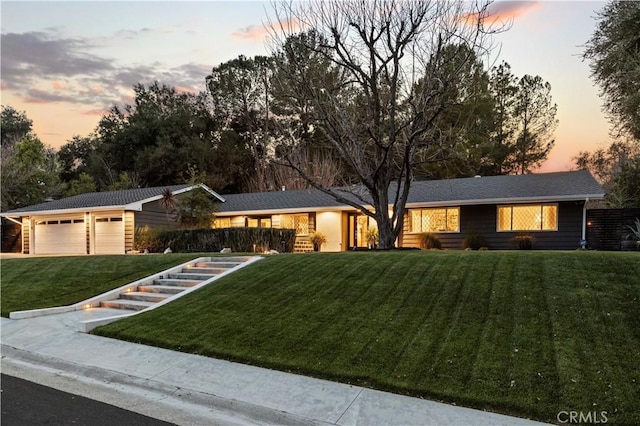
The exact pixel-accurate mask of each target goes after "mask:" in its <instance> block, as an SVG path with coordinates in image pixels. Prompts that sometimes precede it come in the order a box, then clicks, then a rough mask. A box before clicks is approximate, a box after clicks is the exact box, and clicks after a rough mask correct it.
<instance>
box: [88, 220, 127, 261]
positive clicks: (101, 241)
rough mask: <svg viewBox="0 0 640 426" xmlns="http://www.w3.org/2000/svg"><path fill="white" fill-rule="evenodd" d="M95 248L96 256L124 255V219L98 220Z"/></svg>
mask: <svg viewBox="0 0 640 426" xmlns="http://www.w3.org/2000/svg"><path fill="white" fill-rule="evenodd" d="M95 248H96V249H95V252H96V254H123V253H124V222H123V221H122V217H113V218H97V219H96V224H95Z"/></svg>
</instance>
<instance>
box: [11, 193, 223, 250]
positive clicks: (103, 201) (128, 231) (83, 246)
mask: <svg viewBox="0 0 640 426" xmlns="http://www.w3.org/2000/svg"><path fill="white" fill-rule="evenodd" d="M196 188H200V189H203V190H205V191H206V192H208V193H209V194H210V195H211V197H212V198H214V199H217V200H219V201H222V202H224V198H222V197H221V196H220V195H218V194H216V193H215V192H214V191H212V190H211V189H210V188H208V187H207V186H206V185H202V184H198V185H190V184H183V185H171V186H159V187H154V188H135V189H125V190H121V191H109V192H91V193H86V194H80V195H75V196H73V197H68V198H62V199H59V200H53V201H48V202H45V203H41V204H35V205H33V206H26V207H21V208H19V209H14V210H10V211H7V212H2V213H0V216H2V217H5V218H8V219H9V220H11V221H13V222H14V223H16V224H18V225H20V226H21V231H20V234H21V240H22V241H21V243H22V244H21V245H22V253H24V254H66V255H78V254H125V253H129V252H131V251H133V250H134V247H135V229H136V227H145V226H148V227H150V228H153V227H166V226H176V221H175V217H174V218H173V219H172V221H171V222H170V223H167V217H168V212H167V210H166V209H165V208H164V207H163V206H162V203H161V202H160V200H161V199H162V198H163V196H164V194H165V193H166V192H167V190H169V191H170V192H171V193H172V194H173V195H175V196H180V194H184V193H186V192H188V191H191V190H193V189H196Z"/></svg>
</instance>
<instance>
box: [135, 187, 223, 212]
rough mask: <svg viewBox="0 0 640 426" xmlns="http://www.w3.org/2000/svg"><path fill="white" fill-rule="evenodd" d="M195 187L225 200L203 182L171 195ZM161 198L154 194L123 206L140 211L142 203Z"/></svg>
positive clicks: (175, 192) (174, 193) (174, 192)
mask: <svg viewBox="0 0 640 426" xmlns="http://www.w3.org/2000/svg"><path fill="white" fill-rule="evenodd" d="M195 188H202V189H204V190H205V191H207V192H208V193H209V194H211V195H213V196H214V197H215V198H217V199H218V200H220V201H221V202H223V203H224V202H225V199H224V198H223V197H222V196H221V195H219V194H218V193H217V192H215V191H214V190H212V189H211V188H209V187H208V186H207V185H205V184H203V183H199V184H197V185H192V186H188V187H186V188H182V189H178V190H175V191H172V192H173V195H180V194H184V193H185V192H189V191H191V190H192V189H195ZM161 198H162V194H160V195H154V196H153V197H149V198H145V199H144V200H140V201H136V202H135V203H130V204H127V205H125V206H124V209H125V210H135V211H142V205H143V204H147V203H151V202H153V201H158V200H160V199H161Z"/></svg>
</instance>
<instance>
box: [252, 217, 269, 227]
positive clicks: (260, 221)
mask: <svg viewBox="0 0 640 426" xmlns="http://www.w3.org/2000/svg"><path fill="white" fill-rule="evenodd" d="M247 227H248V228H271V217H248V218H247Z"/></svg>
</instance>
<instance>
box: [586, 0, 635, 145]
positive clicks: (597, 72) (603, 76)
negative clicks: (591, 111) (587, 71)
mask: <svg viewBox="0 0 640 426" xmlns="http://www.w3.org/2000/svg"><path fill="white" fill-rule="evenodd" d="M597 19H598V24H597V27H596V31H595V32H594V33H593V35H592V36H591V38H590V39H589V41H588V42H587V45H586V50H585V53H584V58H585V59H588V60H589V61H590V67H591V77H592V78H593V79H594V80H595V82H596V83H597V84H598V85H599V86H600V95H601V97H602V98H604V107H605V109H606V110H607V112H608V115H609V118H610V120H611V122H612V124H613V126H614V127H613V130H614V136H621V135H627V136H630V137H633V138H634V139H635V140H636V141H640V2H637V1H618V0H616V1H611V2H609V3H608V4H607V5H606V6H605V7H604V8H603V9H602V10H601V11H600V12H599V13H598V15H597Z"/></svg>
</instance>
